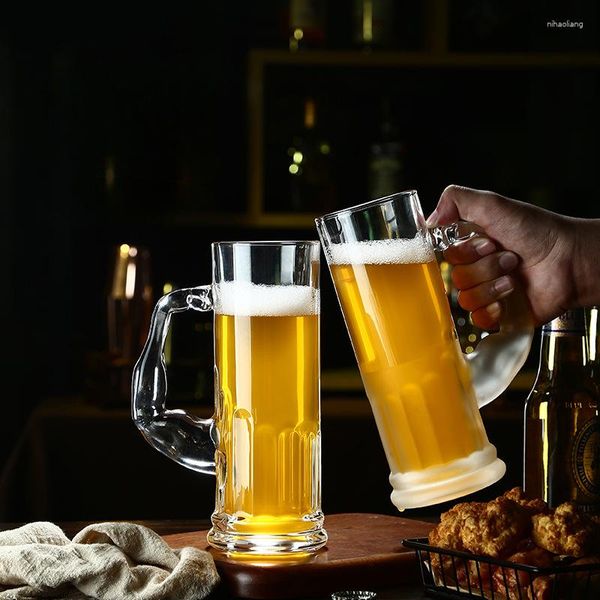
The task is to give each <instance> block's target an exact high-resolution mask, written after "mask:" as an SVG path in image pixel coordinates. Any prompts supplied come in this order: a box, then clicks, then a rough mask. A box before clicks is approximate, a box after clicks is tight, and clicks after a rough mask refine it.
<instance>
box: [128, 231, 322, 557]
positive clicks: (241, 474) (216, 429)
mask: <svg viewBox="0 0 600 600" xmlns="http://www.w3.org/2000/svg"><path fill="white" fill-rule="evenodd" d="M212 253H213V284H212V285H208V286H202V287H196V288H190V289H182V290H177V291H175V292H172V293H170V294H168V295H166V296H164V297H163V298H161V300H160V301H159V302H158V304H157V306H156V308H155V310H154V315H153V319H152V325H151V330H150V335H149V338H148V341H147V343H146V346H145V348H144V351H143V353H142V356H141V358H140V359H139V361H138V363H137V365H136V367H135V371H134V379H133V394H132V395H133V418H134V421H135V423H136V425H137V426H138V428H139V429H140V431H141V432H142V433H143V435H144V437H145V438H146V440H147V441H148V442H149V443H150V444H151V445H152V446H154V447H155V448H156V449H157V450H159V451H160V452H162V453H163V454H166V455H167V456H168V457H169V458H172V459H173V460H174V461H176V462H178V463H180V464H182V465H184V466H186V467H188V468H190V469H194V470H196V471H199V472H201V473H209V474H216V477H217V481H216V500H215V511H214V513H213V515H212V524H213V527H212V529H211V530H210V533H209V535H208V541H209V542H210V544H212V545H213V546H215V547H217V548H221V549H223V550H229V551H235V552H253V553H259V554H274V553H279V552H282V553H287V552H295V551H307V550H315V549H317V548H319V547H320V546H322V545H323V544H324V543H325V542H326V540H327V534H326V533H325V530H324V529H323V514H322V512H321V472H320V468H321V433H320V406H319V244H318V242H304V241H302V242H220V243H216V244H213V246H212ZM188 309H193V310H200V311H208V310H211V309H212V310H214V313H215V317H214V323H215V325H214V344H215V414H214V418H213V419H207V420H200V419H198V418H196V417H193V416H192V415H188V414H186V413H185V412H183V411H180V410H167V409H166V406H165V400H166V375H165V368H164V360H163V354H162V349H163V345H164V340H165V337H166V335H167V332H168V327H169V320H170V318H171V315H172V314H173V313H176V312H182V311H185V310H188Z"/></svg>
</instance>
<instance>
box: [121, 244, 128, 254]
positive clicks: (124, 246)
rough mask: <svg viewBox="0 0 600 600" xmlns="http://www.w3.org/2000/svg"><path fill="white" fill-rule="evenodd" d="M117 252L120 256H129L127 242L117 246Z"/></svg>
mask: <svg viewBox="0 0 600 600" xmlns="http://www.w3.org/2000/svg"><path fill="white" fill-rule="evenodd" d="M119 254H120V255H121V256H129V244H121V245H120V246H119Z"/></svg>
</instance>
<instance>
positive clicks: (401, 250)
mask: <svg viewBox="0 0 600 600" xmlns="http://www.w3.org/2000/svg"><path fill="white" fill-rule="evenodd" d="M327 253H328V256H329V262H330V264H332V265H398V264H414V263H427V262H431V261H432V260H435V253H434V251H433V248H432V247H431V245H430V244H429V243H428V241H427V240H426V239H425V237H424V236H422V235H416V236H415V237H414V238H412V239H393V240H371V241H365V242H345V243H343V244H332V245H331V246H329V248H328V249H327Z"/></svg>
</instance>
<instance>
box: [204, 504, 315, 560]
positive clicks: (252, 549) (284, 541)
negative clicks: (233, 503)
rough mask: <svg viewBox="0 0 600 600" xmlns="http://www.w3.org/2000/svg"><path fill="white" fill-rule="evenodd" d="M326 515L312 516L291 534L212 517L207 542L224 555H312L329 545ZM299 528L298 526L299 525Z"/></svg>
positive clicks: (220, 516)
mask: <svg viewBox="0 0 600 600" xmlns="http://www.w3.org/2000/svg"><path fill="white" fill-rule="evenodd" d="M323 520H324V517H323V514H322V513H318V514H314V515H309V516H308V517H305V518H304V519H302V520H301V521H300V522H299V525H300V526H296V527H293V528H292V529H294V530H295V529H297V531H292V532H290V533H281V531H277V532H274V531H273V529H274V528H273V527H272V526H268V525H266V524H265V523H263V524H262V525H263V526H262V527H261V526H260V525H259V524H251V523H240V522H239V521H237V520H236V519H234V518H227V517H226V516H225V518H224V515H216V514H215V515H213V517H212V523H213V526H212V528H211V530H210V531H209V532H208V536H207V540H208V543H209V544H210V545H211V546H213V547H214V548H218V549H219V550H223V551H225V552H235V553H243V554H261V555H278V554H290V553H296V552H313V551H315V550H318V549H319V548H321V547H322V546H324V545H325V543H326V542H327V532H326V531H325V529H323ZM297 525H298V524H297Z"/></svg>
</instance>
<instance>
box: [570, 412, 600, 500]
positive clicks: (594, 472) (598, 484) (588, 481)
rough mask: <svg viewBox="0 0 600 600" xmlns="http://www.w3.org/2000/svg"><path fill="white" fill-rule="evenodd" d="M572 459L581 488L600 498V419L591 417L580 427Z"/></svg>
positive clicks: (574, 473) (588, 493) (576, 481)
mask: <svg viewBox="0 0 600 600" xmlns="http://www.w3.org/2000/svg"><path fill="white" fill-rule="evenodd" d="M571 461H572V462H571V465H572V469H573V475H574V477H575V483H576V484H577V486H578V487H579V489H580V490H581V491H582V492H584V493H586V494H587V495H589V496H593V497H595V498H599V499H600V419H590V420H589V421H587V423H585V425H584V426H583V427H582V428H581V429H579V431H578V432H577V435H576V436H575V441H574V443H573V453H572V457H571Z"/></svg>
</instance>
